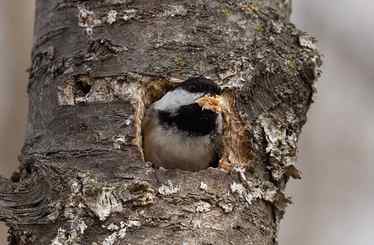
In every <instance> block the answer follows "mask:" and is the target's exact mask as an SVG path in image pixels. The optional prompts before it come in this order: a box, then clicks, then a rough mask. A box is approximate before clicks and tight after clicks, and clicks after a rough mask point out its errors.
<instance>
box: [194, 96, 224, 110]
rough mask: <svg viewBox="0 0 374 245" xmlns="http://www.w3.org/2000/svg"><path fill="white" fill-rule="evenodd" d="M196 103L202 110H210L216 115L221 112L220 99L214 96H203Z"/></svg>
mask: <svg viewBox="0 0 374 245" xmlns="http://www.w3.org/2000/svg"><path fill="white" fill-rule="evenodd" d="M196 103H197V104H198V105H199V106H201V108H203V110H211V111H214V112H216V113H221V112H222V97H221V96H219V95H216V96H207V95H206V96H203V97H201V98H199V99H198V100H196Z"/></svg>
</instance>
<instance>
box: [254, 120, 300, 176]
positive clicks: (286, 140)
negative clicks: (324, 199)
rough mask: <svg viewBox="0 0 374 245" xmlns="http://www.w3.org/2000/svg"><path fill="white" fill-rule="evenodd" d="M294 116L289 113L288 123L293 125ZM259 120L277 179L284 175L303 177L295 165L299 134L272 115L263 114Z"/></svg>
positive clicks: (272, 169)
mask: <svg viewBox="0 0 374 245" xmlns="http://www.w3.org/2000/svg"><path fill="white" fill-rule="evenodd" d="M293 118H294V117H293V116H292V115H291V113H288V115H287V121H288V124H287V125H292V123H293V120H294V119H293ZM259 122H260V124H261V126H262V128H263V130H264V133H265V139H266V141H267V146H266V152H267V153H268V154H269V156H270V158H271V164H272V166H270V167H271V171H272V176H273V178H274V179H275V180H280V179H281V178H282V177H283V176H284V175H287V176H291V177H294V178H301V173H300V171H298V170H297V168H296V167H295V163H296V149H297V140H298V137H297V134H296V132H295V131H294V130H288V129H287V127H286V126H284V125H283V124H282V123H280V122H277V121H275V120H274V119H273V118H272V117H271V116H270V115H261V116H260V117H259Z"/></svg>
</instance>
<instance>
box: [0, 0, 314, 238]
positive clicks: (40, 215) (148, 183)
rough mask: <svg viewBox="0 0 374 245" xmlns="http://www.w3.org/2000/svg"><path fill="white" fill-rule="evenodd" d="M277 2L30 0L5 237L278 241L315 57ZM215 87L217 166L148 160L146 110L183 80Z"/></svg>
mask: <svg viewBox="0 0 374 245" xmlns="http://www.w3.org/2000/svg"><path fill="white" fill-rule="evenodd" d="M290 10H291V3H290V1H288V0H271V1H270V0H269V1H263V0H253V1H248V0H238V1H231V0H197V1H190V0H180V1H170V0H159V1H156V0H137V1H134V0H91V1H86V0H56V1H46V0H37V3H36V20H35V30H34V32H35V33H34V47H33V51H32V67H31V68H30V81H29V87H28V93H29V98H30V107H29V117H28V125H27V136H26V142H25V145H24V148H23V150H22V154H21V156H20V161H21V167H20V170H19V172H17V173H15V174H14V176H13V177H12V180H7V179H5V178H0V207H1V210H0V220H2V221H4V222H6V223H7V225H8V226H9V227H10V231H9V233H10V236H9V241H10V244H12V245H15V244H28V245H29V244H38V245H40V244H52V245H62V244H71V245H73V244H90V245H94V244H103V245H110V244H132V245H134V244H185V245H187V244H188V245H190V244H256V245H259V244H264V245H265V244H266V245H270V244H276V238H277V230H278V226H279V220H280V218H281V217H282V215H283V212H284V208H285V207H286V205H287V204H288V203H289V199H288V198H287V197H286V196H285V195H284V193H283V190H284V188H285V184H286V182H287V180H288V178H289V177H295V178H300V173H299V171H298V170H297V169H296V168H295V166H294V163H295V161H296V151H297V149H296V148H297V140H298V136H299V134H300V131H301V127H302V125H303V124H304V123H305V121H306V113H307V111H308V108H309V106H310V104H311V102H312V95H313V90H314V88H313V83H314V81H315V79H316V78H317V77H318V75H319V70H318V67H319V66H320V63H321V62H320V57H319V54H318V51H317V50H316V48H315V46H314V39H313V38H312V37H310V36H309V35H308V34H306V33H304V32H301V31H299V30H297V29H296V28H295V27H294V25H292V24H291V23H289V15H290ZM200 75H203V76H206V77H209V78H210V79H212V80H215V81H217V82H218V83H219V84H220V86H221V87H222V88H225V92H224V96H223V98H224V99H223V100H222V108H223V115H224V137H223V138H224V139H223V150H222V157H221V159H220V167H219V168H209V169H206V170H203V171H199V172H188V171H181V170H165V169H154V168H152V166H151V164H150V163H146V162H145V161H144V160H143V153H142V135H141V121H142V117H143V112H144V110H145V108H146V107H147V106H148V105H149V104H150V103H152V102H153V101H154V100H155V99H157V98H159V97H160V96H161V95H162V94H164V93H165V92H166V91H167V90H168V89H170V88H172V87H173V86H175V84H177V83H178V82H180V81H183V80H185V79H187V78H189V77H192V76H200Z"/></svg>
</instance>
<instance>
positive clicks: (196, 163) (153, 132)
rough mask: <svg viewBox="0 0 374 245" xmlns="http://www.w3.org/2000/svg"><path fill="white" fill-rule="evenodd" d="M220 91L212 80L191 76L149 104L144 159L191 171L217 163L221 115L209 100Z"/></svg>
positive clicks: (146, 114) (145, 124) (144, 127)
mask: <svg viewBox="0 0 374 245" xmlns="http://www.w3.org/2000/svg"><path fill="white" fill-rule="evenodd" d="M220 94H221V89H220V87H219V86H218V85H217V84H215V83H214V82H213V81H211V80H209V79H207V78H204V77H194V78H190V79H188V80H186V81H184V82H182V83H181V84H179V85H178V86H177V87H175V88H174V89H172V90H170V91H169V92H167V93H166V94H165V95H164V96H163V97H162V98H161V99H159V100H157V101H156V102H154V103H153V104H151V105H150V107H149V108H148V109H147V110H146V113H145V116H144V119H143V124H142V128H143V148H144V157H145V160H147V161H150V162H152V163H153V164H154V165H155V166H156V167H164V168H171V169H175V168H177V169H183V170H190V171H197V170H201V169H205V168H208V167H209V166H212V167H217V166H218V160H219V150H220V136H221V134H222V115H221V112H220V110H219V109H215V108H217V107H215V106H209V104H215V101H217V98H218V97H219V95H220Z"/></svg>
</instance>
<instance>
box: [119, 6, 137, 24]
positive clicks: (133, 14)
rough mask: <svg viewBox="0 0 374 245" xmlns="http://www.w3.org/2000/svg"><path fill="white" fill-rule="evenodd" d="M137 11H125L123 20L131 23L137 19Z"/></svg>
mask: <svg viewBox="0 0 374 245" xmlns="http://www.w3.org/2000/svg"><path fill="white" fill-rule="evenodd" d="M136 13H137V10H136V9H126V10H124V11H123V15H122V19H123V20H124V21H129V20H131V19H134V18H135V17H136Z"/></svg>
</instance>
